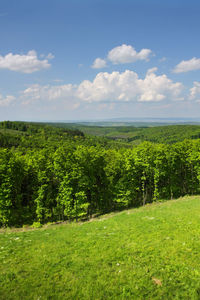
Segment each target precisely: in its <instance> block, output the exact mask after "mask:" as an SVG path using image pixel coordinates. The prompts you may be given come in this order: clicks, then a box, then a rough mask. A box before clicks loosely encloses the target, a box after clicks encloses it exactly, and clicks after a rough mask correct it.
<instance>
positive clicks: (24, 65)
mask: <svg viewBox="0 0 200 300" xmlns="http://www.w3.org/2000/svg"><path fill="white" fill-rule="evenodd" d="M52 58H53V55H52V54H51V53H50V54H49V55H48V56H47V57H46V58H45V59H43V60H39V59H38V57H37V53H36V51H34V50H31V51H29V52H28V53H27V54H25V55H21V54H13V53H9V54H7V55H5V56H0V69H8V70H11V71H17V72H22V73H33V72H36V71H39V70H42V69H47V68H49V67H50V66H51V65H50V64H49V62H48V59H52Z"/></svg>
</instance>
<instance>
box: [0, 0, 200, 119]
mask: <svg viewBox="0 0 200 300" xmlns="http://www.w3.org/2000/svg"><path fill="white" fill-rule="evenodd" d="M199 16H200V1H199V0H190V1H188V0H168V1H160V0H159V1H158V0H42V1H41V0H34V1H33V0H20V1H17V0H0V120H27V121H70V120H102V119H112V118H136V117H137V118H199V119H200V39H199V29H200V18H199Z"/></svg>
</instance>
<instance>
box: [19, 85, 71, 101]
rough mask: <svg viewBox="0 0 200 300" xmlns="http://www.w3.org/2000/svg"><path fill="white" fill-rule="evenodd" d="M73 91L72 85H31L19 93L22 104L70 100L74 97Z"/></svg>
mask: <svg viewBox="0 0 200 300" xmlns="http://www.w3.org/2000/svg"><path fill="white" fill-rule="evenodd" d="M75 91H76V86H75V85H72V84H65V85H54V86H51V85H44V86H42V85H39V84H33V85H31V86H30V87H28V88H27V89H25V90H24V91H23V92H22V93H21V98H22V99H23V104H29V103H34V102H36V101H37V100H47V101H54V100H59V99H64V100H70V99H72V98H73V97H74V94H75Z"/></svg>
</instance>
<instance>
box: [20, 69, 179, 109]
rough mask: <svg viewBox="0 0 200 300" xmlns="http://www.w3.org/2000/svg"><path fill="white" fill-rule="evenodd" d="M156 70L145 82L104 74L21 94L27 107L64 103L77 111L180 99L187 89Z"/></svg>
mask: <svg viewBox="0 0 200 300" xmlns="http://www.w3.org/2000/svg"><path fill="white" fill-rule="evenodd" d="M156 70H157V68H152V69H150V70H148V71H147V74H146V76H145V78H144V79H141V78H139V77H138V74H137V73H135V72H133V71H130V70H126V71H125V72H122V73H120V72H112V73H107V72H100V73H98V74H97V75H96V77H95V78H94V80H93V81H90V80H84V81H82V82H81V83H80V84H79V85H72V84H65V85H56V86H51V85H45V86H41V85H38V84H35V85H32V86H30V87H28V88H27V89H26V90H24V91H23V92H22V93H21V99H22V102H23V104H29V103H36V102H37V103H39V102H43V101H57V103H61V102H62V101H63V103H64V102H67V103H71V106H73V107H76V105H75V104H77V103H118V102H130V101H133V102H158V101H162V100H164V99H166V98H170V99H173V100H178V99H180V95H181V92H182V89H183V85H182V84H181V83H179V82H173V81H172V80H171V79H169V78H168V77H167V76H166V75H160V76H158V75H156V74H155V71H156ZM48 103H49V102H48ZM49 104H50V103H49ZM74 105H75V106H74Z"/></svg>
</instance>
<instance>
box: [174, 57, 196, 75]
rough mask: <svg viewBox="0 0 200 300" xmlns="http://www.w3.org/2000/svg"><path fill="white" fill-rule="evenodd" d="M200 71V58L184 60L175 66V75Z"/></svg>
mask: <svg viewBox="0 0 200 300" xmlns="http://www.w3.org/2000/svg"><path fill="white" fill-rule="evenodd" d="M199 69H200V58H196V57H193V58H192V59H190V60H182V61H181V62H180V63H179V64H178V65H176V66H175V68H174V70H173V72H174V73H184V72H189V71H194V70H199Z"/></svg>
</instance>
